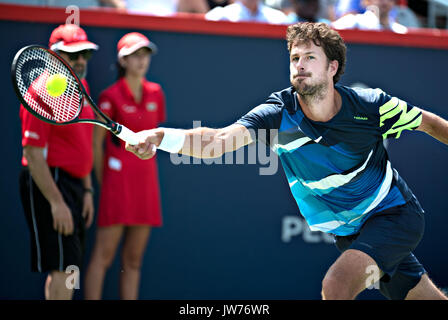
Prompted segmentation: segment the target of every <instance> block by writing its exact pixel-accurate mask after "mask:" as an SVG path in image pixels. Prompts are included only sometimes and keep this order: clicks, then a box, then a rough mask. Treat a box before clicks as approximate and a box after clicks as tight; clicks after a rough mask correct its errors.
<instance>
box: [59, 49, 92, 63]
mask: <svg viewBox="0 0 448 320" xmlns="http://www.w3.org/2000/svg"><path fill="white" fill-rule="evenodd" d="M62 52H64V51H62ZM64 53H65V54H66V55H67V56H68V58H69V59H70V60H71V61H76V60H78V59H79V56H82V57H83V58H84V59H85V60H89V59H90V58H92V54H93V50H82V51H78V52H64Z"/></svg>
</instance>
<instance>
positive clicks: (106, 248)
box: [84, 225, 124, 300]
mask: <svg viewBox="0 0 448 320" xmlns="http://www.w3.org/2000/svg"><path fill="white" fill-rule="evenodd" d="M123 230H124V227H123V226H122V225H115V226H110V227H99V228H98V229H97V231H96V240H95V246H94V248H93V252H92V256H91V260H90V263H89V266H88V268H87V273H86V277H85V282H84V288H85V292H84V298H85V299H87V300H99V299H101V297H102V292H103V282H104V277H105V275H106V271H107V269H108V268H109V266H110V265H111V264H112V261H113V260H114V257H115V252H116V251H117V247H118V244H119V243H120V239H121V237H122V235H123Z"/></svg>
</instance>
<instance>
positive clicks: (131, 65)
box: [85, 32, 165, 299]
mask: <svg viewBox="0 0 448 320" xmlns="http://www.w3.org/2000/svg"><path fill="white" fill-rule="evenodd" d="M117 50H118V63H119V69H120V70H119V72H120V74H119V80H118V81H117V82H115V83H114V84H113V85H111V86H110V87H108V88H107V89H106V90H104V91H103V92H102V93H101V95H100V99H99V103H98V105H99V107H100V108H101V110H102V111H103V112H104V113H106V114H107V115H108V116H110V117H111V118H112V119H113V120H115V121H117V122H119V123H122V124H123V125H125V126H126V127H128V128H129V129H131V130H133V131H135V132H138V131H140V130H145V129H148V128H155V127H157V126H158V125H159V124H160V123H161V122H163V121H165V98H164V94H163V91H162V88H161V87H160V85H158V84H157V83H153V82H149V81H147V80H146V79H145V75H146V73H147V71H148V68H149V64H150V60H151V56H152V55H153V54H154V53H155V52H156V50H157V47H156V46H155V44H154V43H152V42H150V41H149V40H148V38H146V37H145V36H144V35H142V34H140V33H137V32H132V33H128V34H126V35H125V36H123V37H122V38H121V39H120V41H119V42H118V45H117ZM94 156H95V157H94V158H95V162H94V167H95V173H96V176H97V180H98V182H99V183H100V184H101V194H100V203H99V212H98V228H97V233H96V241H95V245H94V248H93V252H92V257H91V261H90V264H89V267H88V270H87V274H86V279H85V288H86V290H85V298H86V299H101V297H102V289H103V282H104V277H105V274H106V271H107V269H108V267H109V266H110V265H111V263H112V262H113V260H114V257H115V253H116V250H117V247H118V245H119V243H120V241H121V239H122V238H123V246H122V252H121V264H122V267H121V273H120V298H121V299H137V298H138V288H139V283H140V268H141V265H142V260H143V255H144V252H145V248H146V244H147V242H148V238H149V234H150V230H151V227H152V226H155V227H158V226H161V223H162V219H161V208H160V207H161V205H160V192H159V182H158V176H157V165H156V161H155V159H151V160H150V162H149V163H148V162H147V161H142V160H140V159H138V158H137V157H135V156H134V155H133V154H131V153H130V152H127V151H126V150H125V148H124V143H123V141H121V140H119V139H117V138H116V137H115V136H114V135H112V134H110V133H108V132H107V131H106V130H104V129H102V128H101V127H98V126H96V128H95V132H94Z"/></svg>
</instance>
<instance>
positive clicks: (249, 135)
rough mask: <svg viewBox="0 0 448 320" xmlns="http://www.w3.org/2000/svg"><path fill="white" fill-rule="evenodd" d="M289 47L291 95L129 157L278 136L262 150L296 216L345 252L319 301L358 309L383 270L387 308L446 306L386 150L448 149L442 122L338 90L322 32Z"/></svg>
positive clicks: (174, 132)
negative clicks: (432, 302) (416, 136)
mask: <svg viewBox="0 0 448 320" xmlns="http://www.w3.org/2000/svg"><path fill="white" fill-rule="evenodd" d="M287 41H288V48H289V53H290V80H291V84H292V86H291V87H290V88H287V89H284V90H282V91H280V92H276V93H273V94H272V95H271V96H270V97H269V98H268V100H267V101H266V102H265V103H264V104H262V105H259V106H257V107H256V108H254V109H253V110H252V111H250V112H249V113H247V114H246V115H244V116H243V117H242V118H241V119H239V120H238V121H237V122H236V123H234V124H232V125H230V126H228V127H226V128H222V129H209V128H196V129H193V130H179V129H165V128H157V129H153V130H148V131H143V132H142V133H140V134H142V137H143V139H142V143H140V144H139V145H137V146H130V145H127V146H126V148H127V150H129V151H131V152H133V153H134V154H136V155H137V156H138V157H140V158H142V159H147V158H150V157H152V156H153V154H154V150H153V149H152V148H153V146H156V147H157V148H158V149H161V150H165V151H168V152H180V153H182V154H185V155H190V156H193V157H199V158H204V157H218V156H220V155H222V153H223V152H231V151H234V150H236V149H238V148H241V147H243V146H244V145H246V144H249V143H251V142H253V141H255V140H257V138H260V139H261V138H262V135H261V134H260V137H258V134H257V130H259V129H276V130H277V131H273V132H271V134H270V136H268V138H267V139H266V140H267V141H266V142H267V143H268V144H269V145H270V146H271V147H272V149H273V150H275V151H276V153H277V154H278V155H279V157H280V159H281V161H282V164H283V168H284V171H285V174H286V177H287V179H288V182H289V185H290V188H291V192H292V194H293V196H294V198H295V200H296V201H297V204H298V206H299V209H300V212H301V214H302V215H303V216H304V217H305V219H306V221H307V223H308V224H309V226H310V228H311V230H320V231H323V232H327V233H330V234H333V235H334V236H335V243H336V246H337V248H338V249H339V250H340V251H341V252H342V254H341V255H340V257H339V258H338V259H337V260H336V262H334V264H333V265H332V266H331V267H330V269H329V270H328V271H327V273H326V275H325V277H324V279H323V282H322V298H323V299H355V298H356V296H357V295H358V294H359V293H360V292H361V291H363V290H364V289H365V288H366V287H367V286H370V285H371V283H367V282H368V281H367V280H368V278H369V276H371V271H369V270H372V267H374V268H376V267H379V270H380V272H381V275H382V276H381V281H380V287H379V289H380V291H381V293H382V294H383V295H384V296H386V297H387V298H389V299H405V298H406V299H446V297H445V296H444V294H443V293H442V292H441V291H440V290H439V289H438V288H437V287H436V286H435V285H434V284H433V283H432V281H431V280H430V279H429V277H428V275H427V272H426V271H425V269H424V268H423V266H422V265H421V264H420V263H419V261H418V260H417V259H416V257H415V256H414V255H413V254H412V251H413V250H414V249H415V247H416V246H417V245H418V243H419V242H420V240H421V238H422V235H423V230H424V216H423V209H422V208H421V207H420V204H419V202H418V201H417V199H416V197H415V196H414V195H413V193H412V191H411V190H410V189H409V188H408V187H407V185H406V183H405V182H404V181H403V179H402V178H401V177H400V176H399V174H398V172H397V171H396V170H395V169H393V168H392V166H391V163H390V162H389V160H388V155H387V152H386V149H385V148H384V146H383V140H384V139H387V138H390V137H393V138H398V137H400V135H401V134H402V132H403V131H404V130H420V131H423V132H426V133H427V134H430V135H431V136H433V137H434V138H436V139H438V140H440V141H441V142H443V143H448V122H447V121H445V120H443V119H441V118H440V117H438V116H436V115H434V114H432V113H429V112H427V111H424V110H422V109H419V108H417V107H415V106H412V105H410V104H408V103H406V102H405V101H402V100H400V99H397V98H395V97H391V96H389V95H388V94H386V93H385V92H383V91H382V90H380V89H352V88H349V87H345V86H341V85H336V83H337V82H338V80H339V78H340V76H341V75H342V74H343V72H344V68H345V61H346V60H345V59H346V47H345V44H344V42H343V40H342V39H341V37H340V35H339V34H338V33H337V32H336V31H334V30H332V29H330V28H329V27H328V26H327V25H326V24H323V23H316V24H313V23H299V24H295V25H291V26H289V27H288V31H287ZM234 138H237V139H235V140H233V139H234ZM195 139H196V141H198V140H200V141H201V144H198V143H197V144H195V143H193V141H195ZM143 141H144V142H143ZM207 150H213V151H214V152H213V153H211V152H206V151H207ZM220 150H222V151H221V152H219V151H220Z"/></svg>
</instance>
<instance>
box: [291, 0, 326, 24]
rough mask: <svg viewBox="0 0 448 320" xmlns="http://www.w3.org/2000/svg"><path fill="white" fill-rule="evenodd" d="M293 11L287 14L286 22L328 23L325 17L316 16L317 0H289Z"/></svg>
mask: <svg viewBox="0 0 448 320" xmlns="http://www.w3.org/2000/svg"><path fill="white" fill-rule="evenodd" d="M289 1H290V2H291V4H292V7H293V8H294V11H293V12H291V13H290V14H289V15H288V23H290V24H293V23H297V22H324V23H326V24H330V21H329V20H327V19H322V18H320V17H319V16H318V13H319V0H289Z"/></svg>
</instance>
